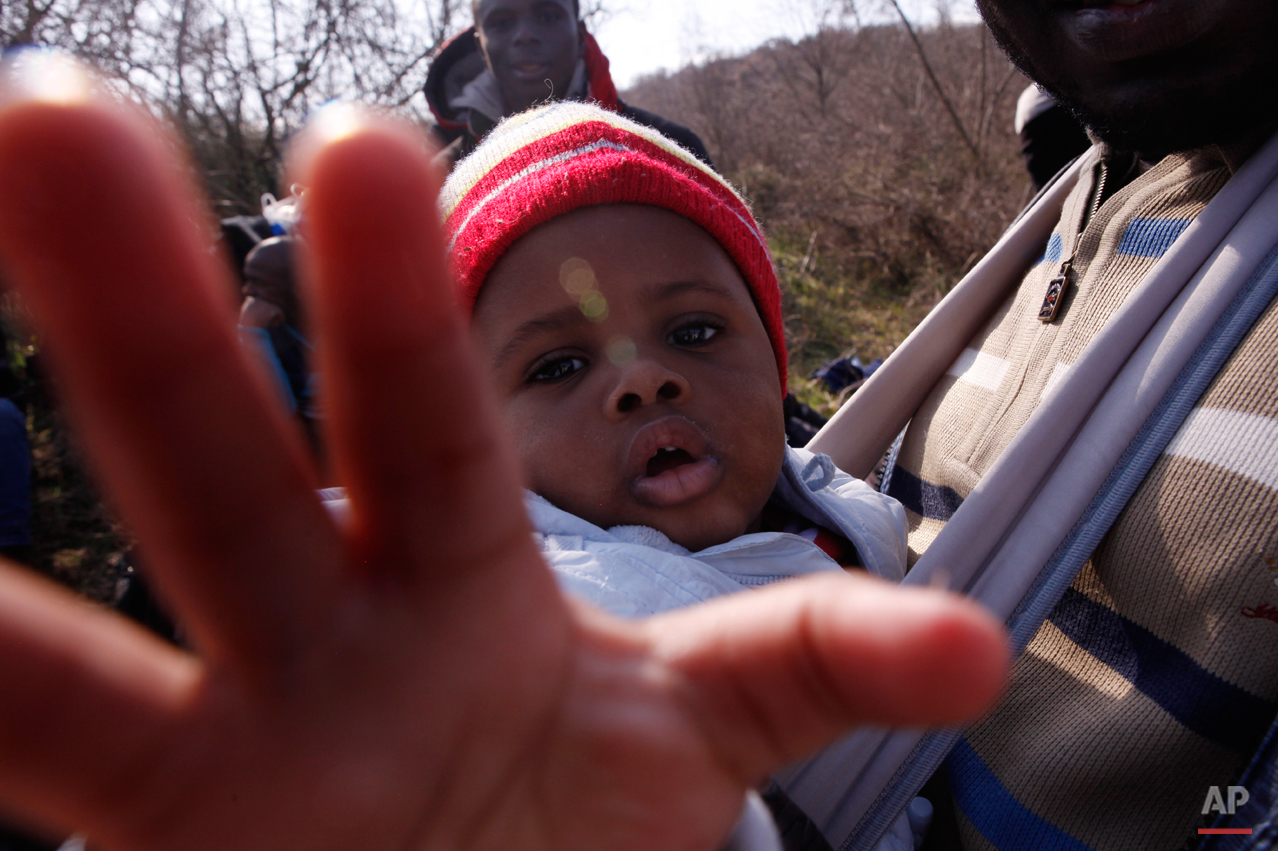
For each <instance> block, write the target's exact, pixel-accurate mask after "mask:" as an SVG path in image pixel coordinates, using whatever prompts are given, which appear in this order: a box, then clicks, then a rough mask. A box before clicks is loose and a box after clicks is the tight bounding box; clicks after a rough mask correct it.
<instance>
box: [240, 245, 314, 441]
mask: <svg viewBox="0 0 1278 851" xmlns="http://www.w3.org/2000/svg"><path fill="white" fill-rule="evenodd" d="M293 252H294V241H293V238H292V237H285V236H274V237H270V238H269V239H264V240H262V241H261V242H259V243H258V244H257V245H255V246H254V247H253V249H252V250H251V251H250V252H249V253H248V256H247V257H246V258H245V260H244V287H243V289H242V290H241V292H242V294H243V296H244V301H243V302H242V303H241V305H240V318H239V323H240V339H241V341H242V342H243V344H244V345H245V346H246V347H248V348H250V349H252V350H253V351H255V352H256V353H257V354H258V355H259V356H260V357H261V359H262V362H263V363H264V364H266V366H267V369H268V370H269V371H270V373H271V375H272V376H273V377H274V379H275V382H276V385H277V387H278V388H279V392H280V398H281V399H282V400H283V401H284V404H285V406H286V407H287V408H288V410H289V413H291V414H293V415H295V416H296V418H297V419H298V421H299V422H300V423H301V424H302V427H303V428H304V429H305V431H306V434H307V437H308V438H309V439H310V441H311V443H312V445H314V446H316V447H318V445H319V425H318V420H319V418H320V415H319V407H318V398H317V395H316V392H315V387H316V378H315V374H314V372H313V370H312V367H311V360H312V355H311V350H312V349H311V344H310V342H309V341H308V340H307V338H306V333H305V327H306V325H305V322H304V318H303V313H302V307H301V302H300V301H299V299H298V297H297V287H296V280H295V277H294V268H293V267H294V258H293Z"/></svg>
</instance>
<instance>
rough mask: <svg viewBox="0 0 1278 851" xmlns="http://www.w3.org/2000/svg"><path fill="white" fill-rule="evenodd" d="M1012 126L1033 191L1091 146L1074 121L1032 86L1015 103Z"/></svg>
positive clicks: (1054, 100)
mask: <svg viewBox="0 0 1278 851" xmlns="http://www.w3.org/2000/svg"><path fill="white" fill-rule="evenodd" d="M1013 127H1014V129H1015V130H1016V135H1017V136H1020V137H1021V156H1022V157H1023V158H1024V159H1025V168H1026V169H1027V170H1028V171H1029V173H1030V179H1031V180H1033V181H1034V189H1035V190H1036V191H1037V190H1039V189H1042V188H1043V187H1044V186H1046V185H1047V181H1049V180H1051V179H1052V177H1053V176H1054V175H1055V174H1056V172H1058V171H1060V170H1061V169H1062V168H1064V167H1065V166H1066V165H1068V164H1069V163H1070V161H1072V160H1073V159H1074V158H1075V157H1077V156H1078V155H1079V154H1081V153H1083V151H1086V150H1087V149H1088V148H1090V147H1091V146H1092V140H1091V139H1090V138H1088V136H1087V131H1086V130H1085V129H1084V128H1083V125H1082V124H1080V123H1079V121H1078V119H1077V118H1075V117H1074V116H1073V114H1071V113H1070V111H1069V110H1068V109H1066V108H1065V107H1063V106H1061V105H1060V104H1059V103H1057V102H1056V99H1055V98H1054V97H1052V96H1051V95H1049V94H1048V93H1047V92H1045V91H1043V90H1042V89H1041V88H1039V87H1038V86H1037V85H1036V84H1034V83H1030V84H1029V85H1028V86H1026V87H1025V91H1023V92H1021V96H1020V98H1018V99H1017V101H1016V120H1015V121H1014V122H1013Z"/></svg>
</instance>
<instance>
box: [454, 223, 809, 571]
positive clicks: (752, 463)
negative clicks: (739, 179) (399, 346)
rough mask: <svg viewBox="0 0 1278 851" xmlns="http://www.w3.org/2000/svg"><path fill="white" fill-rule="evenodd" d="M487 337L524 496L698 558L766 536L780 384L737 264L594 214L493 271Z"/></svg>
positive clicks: (672, 232) (709, 244) (694, 231)
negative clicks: (739, 540) (667, 542)
mask: <svg viewBox="0 0 1278 851" xmlns="http://www.w3.org/2000/svg"><path fill="white" fill-rule="evenodd" d="M473 329H474V332H475V336H476V339H477V340H478V343H479V345H480V347H481V349H482V353H483V356H484V358H485V360H486V362H487V365H488V368H489V372H490V375H491V376H492V379H493V382H494V384H495V386H496V389H497V392H498V394H499V396H500V399H501V401H502V403H503V406H504V410H503V413H504V417H505V424H506V429H507V431H508V432H509V433H510V434H511V435H512V436H513V438H514V441H515V446H516V448H517V449H518V451H519V454H520V457H521V460H522V462H523V468H524V474H525V476H527V480H528V481H527V485H528V487H529V488H530V489H532V490H533V491H534V492H536V493H538V494H540V495H541V496H543V497H545V498H546V499H548V500H549V501H550V502H552V503H554V504H555V505H557V506H558V507H560V508H562V509H564V510H565V511H569V512H571V513H573V514H576V515H577V516H579V517H581V518H583V519H585V520H588V521H590V522H591V523H594V524H596V525H598V526H601V527H603V528H605V529H606V528H608V527H610V526H617V525H642V526H651V527H652V528H654V529H658V530H660V531H661V532H664V533H665V534H666V535H667V536H668V537H669V538H670V539H671V540H672V541H674V542H675V543H678V544H681V545H683V546H685V547H687V548H688V549H690V550H694V551H695V550H700V549H704V548H706V547H709V546H712V545H714V544H719V543H723V542H724V541H728V540H730V539H732V538H735V537H737V536H739V535H742V534H745V533H747V532H750V531H753V530H755V529H757V528H758V518H759V515H760V513H761V512H762V510H763V506H764V504H765V503H766V502H767V500H768V496H769V495H770V494H771V492H772V489H773V487H774V486H775V485H776V481H777V477H778V476H779V475H780V472H781V464H782V462H783V460H784V456H785V449H784V447H785V429H784V424H783V418H782V411H781V383H780V379H779V377H778V375H777V366H776V360H775V357H774V356H773V353H772V347H771V345H770V343H769V341H768V335H767V332H766V331H765V330H764V328H763V322H762V320H761V319H760V318H759V314H758V312H757V311H756V310H755V306H754V302H753V301H752V300H751V298H750V292H749V290H748V289H747V288H746V285H745V282H744V281H743V280H742V278H741V274H740V272H738V271H737V267H736V265H735V264H734V263H733V262H732V260H731V259H730V258H729V257H728V255H727V253H726V252H724V250H723V248H722V247H720V245H719V244H718V243H717V242H716V241H715V240H714V239H713V238H712V237H711V236H710V235H709V234H707V233H706V232H705V231H704V230H702V229H701V228H700V227H698V226H697V225H696V224H694V223H693V222H691V221H689V220H687V219H685V218H683V217H681V216H678V215H676V214H674V213H672V212H669V211H667V210H664V209H661V208H658V207H647V206H636V205H614V206H602V207H585V208H582V209H579V210H576V211H574V212H572V213H570V214H568V215H565V216H560V217H559V218H557V219H554V220H552V221H550V222H548V223H546V224H544V225H541V226H540V227H538V228H536V229H534V230H533V231H531V232H530V233H528V234H527V235H526V236H524V237H523V238H522V239H520V240H519V241H518V242H516V243H515V245H514V246H512V247H511V248H510V250H509V251H507V252H506V254H505V255H503V256H502V258H501V260H500V261H498V263H497V265H496V266H495V267H494V268H493V270H492V272H491V273H490V274H489V276H488V279H487V280H486V281H485V283H484V286H483V288H482V289H481V290H480V297H479V301H478V303H477V304H476V305H475V312H474V318H473Z"/></svg>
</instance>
